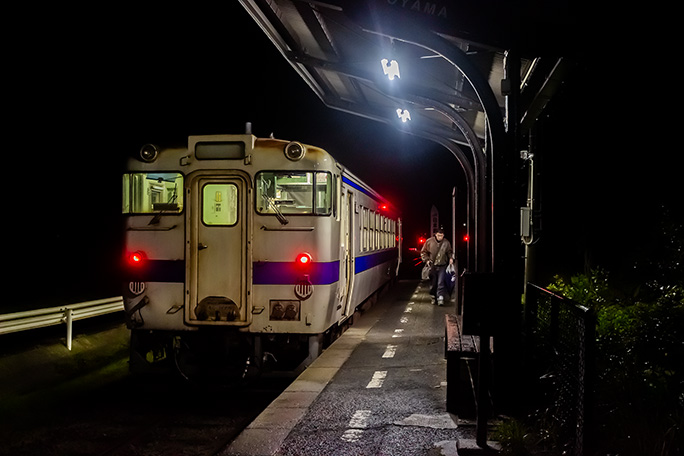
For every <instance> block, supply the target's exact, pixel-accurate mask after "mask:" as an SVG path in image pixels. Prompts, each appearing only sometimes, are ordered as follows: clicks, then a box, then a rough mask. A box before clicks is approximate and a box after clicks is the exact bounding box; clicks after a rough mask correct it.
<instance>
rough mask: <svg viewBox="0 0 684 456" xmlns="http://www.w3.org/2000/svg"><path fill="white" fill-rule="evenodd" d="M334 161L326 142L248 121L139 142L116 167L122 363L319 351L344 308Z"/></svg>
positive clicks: (256, 364)
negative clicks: (207, 132)
mask: <svg viewBox="0 0 684 456" xmlns="http://www.w3.org/2000/svg"><path fill="white" fill-rule="evenodd" d="M336 173H337V174H339V168H337V167H336V165H335V163H334V161H333V160H332V158H331V157H330V156H329V155H328V154H327V153H325V152H324V151H322V150H321V149H317V148H313V147H310V146H309V147H307V146H303V145H301V144H299V143H288V142H286V141H279V140H272V139H263V140H262V139H257V138H255V137H254V136H252V135H250V134H247V135H217V136H193V137H190V138H189V141H188V147H187V148H158V147H155V146H145V147H143V148H142V149H141V151H140V154H139V155H138V156H137V157H135V158H133V159H131V160H130V161H129V163H128V169H127V172H126V173H125V174H124V178H123V213H124V219H125V222H124V225H125V258H124V277H125V287H124V293H123V294H124V305H125V310H126V321H127V325H128V327H129V328H130V329H131V369H132V370H134V371H140V372H146V371H149V370H152V371H154V370H167V369H168V368H169V367H171V368H173V369H178V370H179V371H181V373H183V374H184V375H186V374H187V375H191V374H190V373H191V372H192V374H195V373H196V372H198V371H202V372H204V373H210V375H216V374H217V373H218V372H219V371H220V372H221V375H224V374H225V375H228V376H231V377H233V376H244V375H246V374H248V373H249V371H250V370H256V369H262V368H263V367H264V366H265V365H267V364H278V365H279V366H278V368H286V369H291V368H292V367H293V366H297V365H300V364H301V363H303V362H306V360H307V359H308V360H309V361H310V360H311V359H313V358H315V356H316V354H317V352H319V351H320V344H321V343H322V336H323V334H325V333H326V332H327V331H329V330H330V328H331V327H334V326H335V325H336V322H337V321H338V320H339V318H340V311H339V309H340V306H339V303H338V302H336V301H337V300H338V294H339V293H338V290H337V286H338V280H337V277H338V275H339V267H340V262H339V258H338V257H339V249H340V247H339V226H338V225H339V220H337V219H336V217H335V214H334V211H333V205H334V202H333V198H334V185H335V182H336V179H338V178H337V177H336Z"/></svg>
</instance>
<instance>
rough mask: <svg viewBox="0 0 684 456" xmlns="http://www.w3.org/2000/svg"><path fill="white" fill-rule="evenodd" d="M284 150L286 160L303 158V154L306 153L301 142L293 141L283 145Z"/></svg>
mask: <svg viewBox="0 0 684 456" xmlns="http://www.w3.org/2000/svg"><path fill="white" fill-rule="evenodd" d="M284 152H285V156H286V157H287V159H288V160H292V161H297V160H301V159H302V158H304V155H305V154H306V148H305V147H304V146H303V145H302V144H300V143H298V142H296V141H293V142H291V143H288V144H287V146H285V151H284Z"/></svg>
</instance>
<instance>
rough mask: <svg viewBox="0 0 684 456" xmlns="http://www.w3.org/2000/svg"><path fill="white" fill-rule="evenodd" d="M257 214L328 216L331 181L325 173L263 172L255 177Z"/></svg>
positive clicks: (331, 192) (330, 200)
mask: <svg viewBox="0 0 684 456" xmlns="http://www.w3.org/2000/svg"><path fill="white" fill-rule="evenodd" d="M256 189H257V194H256V209H257V212H258V213H259V214H278V213H280V214H284V215H292V214H302V215H330V214H331V213H332V204H333V180H332V175H331V174H330V173H327V172H307V171H263V172H260V173H257V176H256Z"/></svg>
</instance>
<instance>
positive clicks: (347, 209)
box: [340, 190, 354, 317]
mask: <svg viewBox="0 0 684 456" xmlns="http://www.w3.org/2000/svg"><path fill="white" fill-rule="evenodd" d="M342 236H343V237H342V242H343V243H344V244H343V249H344V255H343V258H344V261H343V264H342V265H341V267H342V268H343V273H342V274H341V280H340V283H341V285H342V286H343V287H344V293H343V295H342V306H343V307H344V315H345V316H347V317H350V316H351V315H352V314H353V313H354V308H353V305H352V295H353V293H352V292H353V289H354V194H353V193H352V192H350V191H349V190H347V192H346V195H345V198H344V208H343V212H342Z"/></svg>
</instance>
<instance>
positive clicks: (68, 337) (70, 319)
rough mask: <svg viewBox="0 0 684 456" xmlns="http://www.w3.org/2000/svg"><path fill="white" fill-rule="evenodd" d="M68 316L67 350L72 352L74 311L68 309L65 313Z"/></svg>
mask: <svg viewBox="0 0 684 456" xmlns="http://www.w3.org/2000/svg"><path fill="white" fill-rule="evenodd" d="M64 313H65V314H66V327H67V334H66V344H67V349H68V350H69V351H71V336H72V327H73V324H72V323H73V314H74V311H73V310H72V309H66V310H65V311H64Z"/></svg>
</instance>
